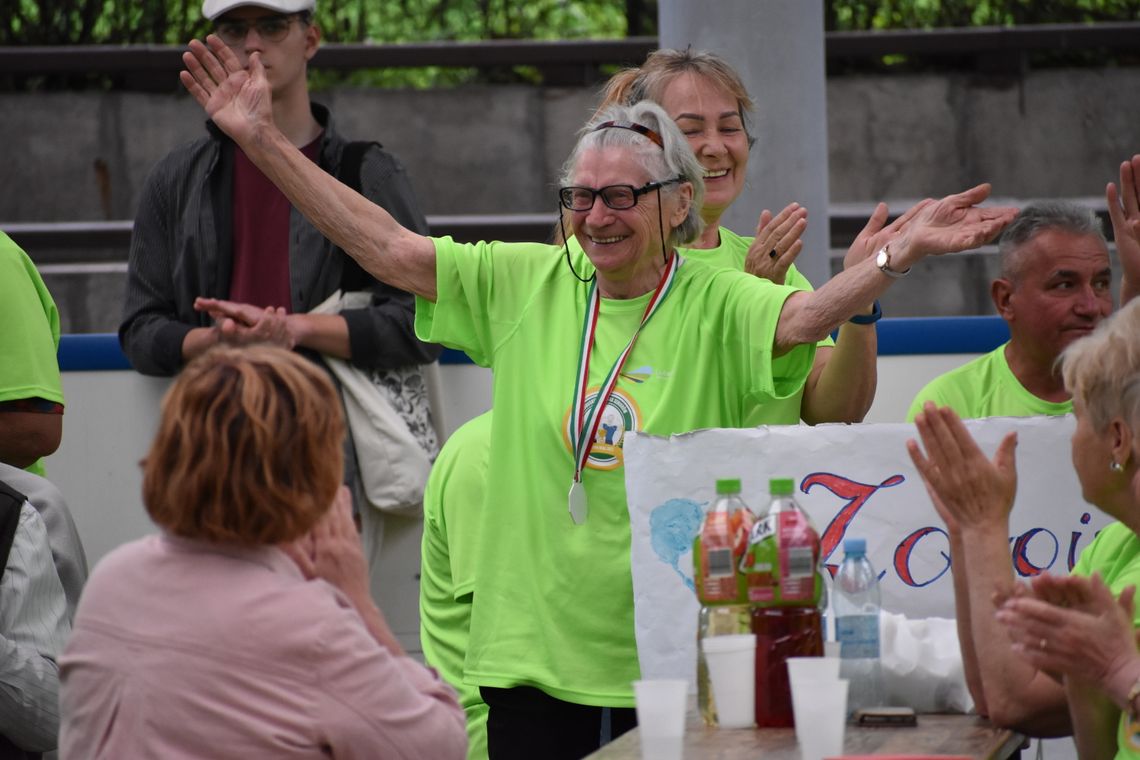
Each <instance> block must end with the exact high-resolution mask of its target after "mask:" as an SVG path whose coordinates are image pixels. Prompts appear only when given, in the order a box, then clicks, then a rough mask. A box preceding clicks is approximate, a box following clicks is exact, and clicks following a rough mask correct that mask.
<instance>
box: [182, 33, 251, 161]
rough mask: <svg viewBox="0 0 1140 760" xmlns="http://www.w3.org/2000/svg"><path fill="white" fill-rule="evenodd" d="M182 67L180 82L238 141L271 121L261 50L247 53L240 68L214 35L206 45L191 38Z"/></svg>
mask: <svg viewBox="0 0 1140 760" xmlns="http://www.w3.org/2000/svg"><path fill="white" fill-rule="evenodd" d="M182 64H183V65H184V66H185V67H186V69H185V70H184V71H182V72H180V73H179V75H178V78H179V79H180V80H181V81H182V85H183V86H184V87H185V88H186V89H187V90H188V91H189V92H190V94H191V95H192V96H194V99H195V100H196V101H198V105H200V106H202V108H204V109H205V110H206V115H207V116H209V117H210V118H211V119H212V120H213V121H214V123H215V124H217V125H218V127H219V128H221V130H222V131H223V132H225V133H226V134H228V135H229V136H230V137H232V138H233V139H234V140H235V141H237V142H238V143H239V144H242V145H244V144H246V142H247V141H248V140H250V139H252V138H253V137H254V136H255V135H256V134H257V133H258V132H259V131H260V130H261V129H263V128H264V127H266V126H269V125H271V124H272V123H273V111H272V108H271V102H270V101H271V93H270V89H269V81H268V80H267V79H266V78H265V68H264V67H263V66H262V65H261V53H258V52H254V53H251V54H250V56H249V68H248V70H247V69H244V68H243V67H242V65H241V63H240V61H238V57H237V56H236V55H235V54H234V52H233V51H232V50H230V49H229V48H228V47H227V46H226V44H225V43H224V42H222V41H221V39H219V38H218V37H217V36H216V35H213V34H211V35H209V36H208V37H206V44H205V45H203V44H202V43H201V42H199V41H198V40H191V41H190V44H189V49H188V50H187V51H186V52H185V53H183V54H182Z"/></svg>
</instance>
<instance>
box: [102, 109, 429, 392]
mask: <svg viewBox="0 0 1140 760" xmlns="http://www.w3.org/2000/svg"><path fill="white" fill-rule="evenodd" d="M312 109H313V116H314V117H315V118H316V119H317V121H318V122H319V123H320V124H321V125H322V126H323V127H324V133H323V135H322V137H321V146H320V153H319V157H318V163H319V164H320V167H321V168H322V169H324V170H325V171H326V172H329V173H330V174H332V175H334V176H339V171H340V159H341V154H342V152H343V150H344V147H345V145H346V144H347V142H346V141H345V140H344V139H342V138H341V137H340V136H339V135H338V134H337V133H336V131H335V130H334V129H333V124H332V119H331V117H330V116H329V112H328V109H326V108H324V107H323V106H320V105H317V104H315V103H314V104H313V105H312ZM206 126H207V129H208V131H209V135H208V136H206V137H203V138H201V139H199V140H195V141H194V142H192V143H190V144H188V145H184V146H182V147H180V148H177V149H176V150H174V151H173V152H171V153H169V154H168V155H167V156H166V157H165V158H163V159H162V160H161V161H159V163H158V164H157V165H156V166H155V167H154V169H152V170H151V172H150V175H149V176H148V177H147V180H146V185H145V187H144V188H143V192H142V196H141V198H140V199H139V208H138V214H137V215H136V216H135V223H134V231H133V232H132V234H131V251H130V263H129V264H128V269H127V292H126V298H125V302H124V305H123V322H122V324H121V325H120V326H119V343H120V344H121V345H122V347H123V351H124V352H125V353H126V355H127V357H128V358H129V359H130V361H131V364H132V365H133V366H134V368H135V369H137V370H138V371H139V372H142V373H143V374H146V375H173V374H175V373H177V372H178V371H179V370H180V369H181V368H182V364H183V362H182V341H183V338H185V336H186V333H188V332H189V331H190V330H191V329H192V328H194V327H208V326H209V325H210V324H211V320H210V317H209V315H208V314H205V313H199V312H196V311H194V299H195V298H196V297H197V296H207V297H211V298H228V297H229V293H230V278H231V271H232V264H233V250H232V247H233V246H232V206H233V202H232V201H233V164H234V160H233V155H234V150H235V145H234V143H233V142H232V141H231V140H230V139H229V138H228V137H226V136H225V135H224V134H223V133H222V132H221V131H220V130H219V129H218V128H217V127H216V126H215V125H214V124H213V123H210V122H207V125H206ZM360 184H361V191H362V193H363V194H364V195H365V196H366V197H368V198H369V199H370V200H372V201H373V202H375V203H377V204H378V205H380V206H383V207H384V208H385V209H387V210H388V213H390V214H392V216H393V217H395V219H396V221H398V222H399V223H400V224H402V225H403V226H405V227H407V228H408V229H411V230H415V231H416V232H420V233H426V232H427V222H426V221H425V220H424V217H423V214H421V213H420V210H419V207H418V206H417V204H416V200H415V197H414V196H413V194H412V189H411V184H410V182H409V180H408V176H407V173H406V172H405V170H404V167H403V166H402V165H401V164H400V163H399V162H398V161H397V160H396V159H395V158H394V157H393V156H392V155H391V154H390V153H388V152H387V151H384V150H382V149H381V148H380V147H379V146H375V147H373V148H371V149H369V150H368V151H367V152H366V153H365V155H364V159H363V161H362V163H361V167H360ZM289 241H290V245H289V281H290V290H291V291H292V301H293V302H292V305H291V307H292V308H291V311H292V312H294V313H302V312H307V311H309V310H310V309H311V308H312V307H314V306H316V305H317V304H319V303H320V302H322V301H324V300H325V299H326V298H327V297H328V296H329V295H331V294H332V292H333V291H335V290H336V289H337V288H343V289H344V290H366V289H367V290H371V291H372V293H373V298H372V304H371V306H370V307H369V308H365V309H357V310H352V311H345V312H342V315H343V316H344V318H345V320H346V321H347V322H348V335H349V343H350V346H351V349H352V361H353V363H354V364H356V365H358V366H360V367H365V368H370V367H378V368H391V367H403V366H407V365H411V364H425V363H428V362H431V361H434V360H435V359H436V358H437V357H438V356H439V353H440V351H441V350H442V349H441V348H440V347H438V346H435V345H433V344H429V343H423V342H421V341H420V340H418V339H417V338H416V337H415V332H414V328H413V324H414V320H415V299H414V298H413V296H412V295H411V294H409V293H406V292H404V291H402V290H398V289H396V288H393V287H390V286H388V285H385V284H384V283H381V282H379V281H377V280H375V279H374V278H372V277H371V276H369V275H367V274H365V273H364V272H363V270H361V269H360V268H359V267H358V266H356V265H355V263H354V262H353V261H352V259H351V257H349V256H348V255H347V254H345V253H344V252H343V251H341V250H340V249H339V248H337V247H336V246H334V245H333V244H332V243H331V242H329V241H328V240H326V239H325V238H324V236H322V235H321V233H320V232H318V231H317V230H316V228H314V227H313V226H312V225H311V224H309V222H308V221H307V220H306V219H305V218H304V217H303V216H302V215H301V213H300V212H299V211H297V210H296V209H293V210H292V212H291V214H290V217H289Z"/></svg>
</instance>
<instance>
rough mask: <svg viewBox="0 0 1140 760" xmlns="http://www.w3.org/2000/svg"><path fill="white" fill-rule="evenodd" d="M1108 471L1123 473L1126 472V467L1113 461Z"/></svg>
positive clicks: (1109, 464)
mask: <svg viewBox="0 0 1140 760" xmlns="http://www.w3.org/2000/svg"><path fill="white" fill-rule="evenodd" d="M1108 469H1110V470H1112V471H1113V472H1116V473H1121V472H1124V465H1122V464H1121V463H1120V462H1117V461H1116V460H1115V459H1113V460H1112V461H1111V462H1109V463H1108Z"/></svg>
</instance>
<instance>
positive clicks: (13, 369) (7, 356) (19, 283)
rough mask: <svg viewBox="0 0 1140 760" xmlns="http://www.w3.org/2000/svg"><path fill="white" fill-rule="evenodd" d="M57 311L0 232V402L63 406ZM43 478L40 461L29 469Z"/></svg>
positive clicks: (32, 266) (29, 265)
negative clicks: (31, 401) (32, 401)
mask: <svg viewBox="0 0 1140 760" xmlns="http://www.w3.org/2000/svg"><path fill="white" fill-rule="evenodd" d="M58 348H59V311H58V310H57V309H56V308H55V301H53V300H52V297H51V293H49V292H48V289H47V286H46V285H44V281H43V279H42V278H41V277H40V273H39V272H38V271H36V267H35V264H33V263H32V260H31V259H30V258H28V255H27V254H26V253H24V252H23V251H22V250H21V249H20V247H19V246H18V245H16V244H15V243H14V242H12V239H11V238H10V237H8V236H7V235H5V234H4V233H3V232H0V401H15V400H18V399H27V398H42V399H46V400H48V401H52V402H54V403H57V404H62V403H63V382H62V381H61V380H60V376H59V362H58V360H57V359H56V351H57V350H58ZM28 471H29V472H34V473H35V474H37V475H43V474H44V467H43V460H42V459H41V460H38V461H36V462H35V463H33V464H32V465H31V466H30V467H28Z"/></svg>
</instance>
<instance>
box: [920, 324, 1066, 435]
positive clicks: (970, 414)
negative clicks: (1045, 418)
mask: <svg viewBox="0 0 1140 760" xmlns="http://www.w3.org/2000/svg"><path fill="white" fill-rule="evenodd" d="M1007 345H1009V344H1008V343H1003V344H1002V345H1000V346H998V347H997V348H995V349H994V350H993V351H991V352H989V353H988V354H984V355H982V356H979V357H978V358H977V359H974V360H973V361H970V362H967V363H966V364H963V365H962V366H961V367H958V368H957V369H952V370H950V371H949V372H947V373H946V374H944V375H939V376H938V377H936V378H934V379H933V380H931V381H930V382H929V383H927V384H926V387H924V388H923V389H922V390H921V391H919V392H918V395H917V396H915V397H914V401H912V402H911V404H910V410H909V411H907V413H906V419H907V422H913V421H914V417H915V415H917V414H918V413H919V412H921V411H922V405H923V404H925V403H926V402H927V401H933V402H934V403H935V404H937V405H938V406H948V407H950V408H951V409H953V410H954V411H955V412H957V413H958V416H959V417H962V418H963V419H978V418H980V417H1035V416H1037V415H1042V414H1047V415H1061V414H1069V413H1070V412H1072V411H1073V402H1072V401H1045V400H1044V399H1041V398H1038V397H1037V396H1034V395H1033V394H1032V393H1030V392H1029V391H1027V390H1026V389H1025V386H1024V385H1022V384H1021V382H1020V381H1019V380H1018V379H1017V377H1016V376H1015V375H1014V374H1013V371H1012V370H1011V369H1010V368H1009V364H1008V363H1007V362H1006V360H1005V347H1006V346H1007Z"/></svg>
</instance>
